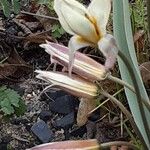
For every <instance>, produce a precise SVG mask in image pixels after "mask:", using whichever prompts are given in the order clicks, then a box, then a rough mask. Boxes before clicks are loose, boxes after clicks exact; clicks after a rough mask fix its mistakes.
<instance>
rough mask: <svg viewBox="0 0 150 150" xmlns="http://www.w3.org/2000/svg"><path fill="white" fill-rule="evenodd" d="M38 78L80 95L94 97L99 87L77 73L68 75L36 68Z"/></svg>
mask: <svg viewBox="0 0 150 150" xmlns="http://www.w3.org/2000/svg"><path fill="white" fill-rule="evenodd" d="M35 72H36V73H38V75H37V76H36V77H37V78H38V79H42V80H44V81H46V82H48V83H51V84H53V85H54V86H55V87H58V88H60V89H62V90H65V91H67V92H69V93H70V94H72V95H74V96H78V97H85V98H94V97H96V96H97V93H98V87H97V86H96V85H95V84H94V83H92V82H89V81H87V80H85V79H82V78H79V77H78V76H76V75H72V77H69V76H67V74H65V73H59V72H51V71H40V70H36V71H35Z"/></svg>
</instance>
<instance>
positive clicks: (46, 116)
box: [39, 110, 52, 122]
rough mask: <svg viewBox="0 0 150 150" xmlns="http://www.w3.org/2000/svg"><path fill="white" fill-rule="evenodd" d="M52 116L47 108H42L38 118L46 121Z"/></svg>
mask: <svg viewBox="0 0 150 150" xmlns="http://www.w3.org/2000/svg"><path fill="white" fill-rule="evenodd" d="M51 117H52V113H51V112H50V111H48V110H42V111H41V112H40V114H39V118H40V119H42V120H43V121H45V122H46V121H48V120H50V119H51Z"/></svg>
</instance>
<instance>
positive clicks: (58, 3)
mask: <svg viewBox="0 0 150 150" xmlns="http://www.w3.org/2000/svg"><path fill="white" fill-rule="evenodd" d="M61 5H64V1H63V0H54V10H55V12H56V13H57V15H58V18H59V22H60V24H61V25H62V27H63V28H64V30H65V31H66V32H68V33H69V34H71V35H74V34H75V33H74V32H73V30H72V29H71V28H70V26H69V25H68V23H67V21H66V20H65V18H64V16H63V15H62V10H61Z"/></svg>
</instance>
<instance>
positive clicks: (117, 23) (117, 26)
mask: <svg viewBox="0 0 150 150" xmlns="http://www.w3.org/2000/svg"><path fill="white" fill-rule="evenodd" d="M113 9H114V10H113V17H114V18H113V21H114V22H113V28H114V35H115V38H116V41H117V44H118V46H119V48H120V49H121V51H122V52H123V53H124V54H125V55H126V57H128V58H130V60H131V62H132V64H133V69H134V73H135V74H136V75H137V77H136V78H137V80H138V85H139V87H140V92H141V95H142V97H144V99H146V100H147V101H149V98H148V96H147V93H146V90H145V88H144V85H143V82H142V79H141V76H140V72H139V69H138V63H137V58H136V53H135V48H134V43H133V36H132V29H131V22H130V14H129V3H128V0H119V1H118V0H114V1H113ZM118 64H119V69H120V73H121V77H122V79H123V80H124V81H126V82H128V83H129V84H131V85H133V84H132V80H131V77H130V75H129V72H128V69H127V68H126V66H125V64H124V63H123V62H122V60H121V59H119V58H118ZM125 92H126V96H127V99H128V104H129V106H130V110H131V112H132V115H133V117H134V120H135V123H136V124H137V126H138V128H139V130H140V132H141V134H142V136H143V138H144V140H145V142H146V144H147V147H148V148H149V149H150V143H149V140H148V136H147V133H146V132H147V131H146V130H145V128H144V123H143V121H142V116H141V113H140V111H139V105H138V101H137V98H136V95H135V94H133V93H132V92H131V91H129V90H128V89H125ZM145 114H146V118H147V121H148V124H149V128H150V112H149V111H148V110H147V108H145Z"/></svg>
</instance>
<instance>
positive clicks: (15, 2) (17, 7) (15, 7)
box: [11, 0, 20, 14]
mask: <svg viewBox="0 0 150 150" xmlns="http://www.w3.org/2000/svg"><path fill="white" fill-rule="evenodd" d="M11 3H12V7H13V11H14V13H15V14H18V13H19V11H20V3H19V0H11Z"/></svg>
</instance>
